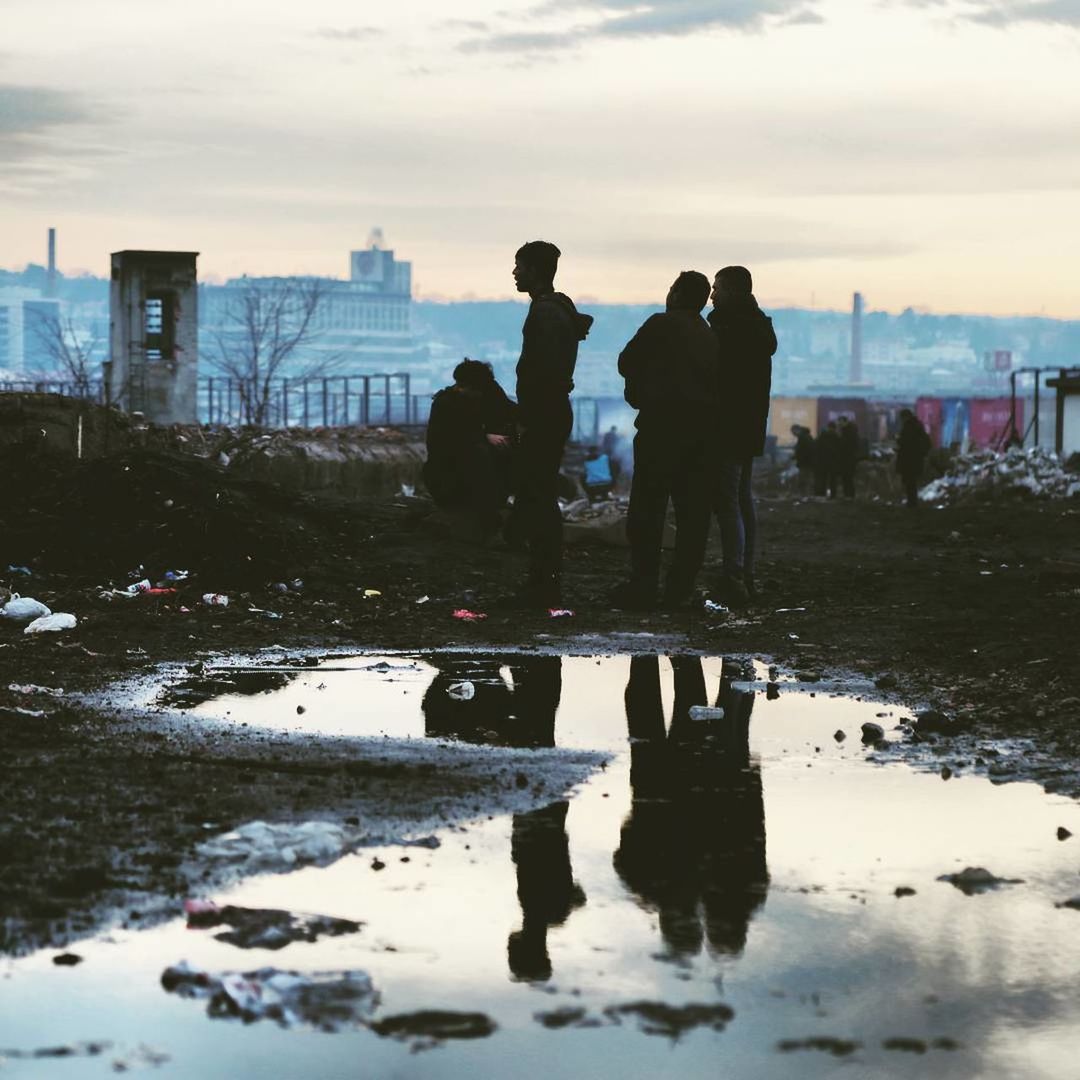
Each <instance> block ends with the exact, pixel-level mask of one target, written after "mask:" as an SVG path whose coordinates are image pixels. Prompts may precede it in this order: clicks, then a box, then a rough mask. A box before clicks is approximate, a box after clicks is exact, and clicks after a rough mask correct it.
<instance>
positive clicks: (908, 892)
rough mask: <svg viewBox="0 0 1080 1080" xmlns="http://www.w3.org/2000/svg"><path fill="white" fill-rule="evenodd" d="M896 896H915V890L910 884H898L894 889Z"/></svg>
mask: <svg viewBox="0 0 1080 1080" xmlns="http://www.w3.org/2000/svg"><path fill="white" fill-rule="evenodd" d="M893 895H894V896H914V895H915V890H914V889H913V888H912V887H911V886H910V885H897V886H896V888H895V889H894V890H893Z"/></svg>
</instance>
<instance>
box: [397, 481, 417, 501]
mask: <svg viewBox="0 0 1080 1080" xmlns="http://www.w3.org/2000/svg"><path fill="white" fill-rule="evenodd" d="M400 494H401V495H403V496H404V497H405V498H406V499H411V498H413V497H414V496H415V495H416V485H415V484H402V485H401V492H400Z"/></svg>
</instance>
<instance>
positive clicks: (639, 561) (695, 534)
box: [614, 270, 720, 609]
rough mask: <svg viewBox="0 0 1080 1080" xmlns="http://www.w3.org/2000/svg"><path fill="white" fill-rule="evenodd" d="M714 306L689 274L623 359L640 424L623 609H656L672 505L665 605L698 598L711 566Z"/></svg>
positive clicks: (704, 286)
mask: <svg viewBox="0 0 1080 1080" xmlns="http://www.w3.org/2000/svg"><path fill="white" fill-rule="evenodd" d="M708 297H709V279H708V278H707V277H705V275H704V274H699V273H698V272H697V271H696V270H686V271H684V272H683V273H681V274H680V275H679V276H678V278H676V280H675V283H674V284H673V285H672V286H671V289H670V290H669V292H668V295H667V305H666V310H665V311H664V312H663V313H661V314H656V315H653V316H651V317H650V318H649V319H647V320H646V322H645V323H644V325H643V326H642V327H641V329H640V330H639V331H638V332H637V333H636V334H635V335H634V337H633V339H632V340H631V341H630V342H629V344H628V345H627V346H626V348H625V349H623V351H622V353H621V355H620V356H619V374H620V375H622V377H623V378H624V379H625V380H626V389H625V392H624V397H625V398H626V401H627V403H628V404H629V405H631V406H633V407H634V408H635V409H637V410H638V417H637V421H636V426H637V435H636V436H635V438H634V479H633V481H632V482H631V485H630V507H629V511H628V515H627V521H626V535H627V539H628V540H629V541H630V562H631V577H630V580H629V581H628V582H627V583H625V584H624V585H622V586H620V587H619V589H618V590H616V594H615V597H614V602H615V604H616V605H617V606H618V607H625V608H632V609H633V608H639V609H648V608H650V607H654V606H655V604H656V592H657V586H658V584H659V578H660V549H661V545H662V542H663V536H664V519H665V517H666V515H667V506H668V500H669V499H670V500H671V502H673V503H674V505H675V519H676V529H677V533H676V541H675V558H674V560H673V562H672V565H671V569H670V571H669V572H668V575H667V580H666V582H665V584H664V596H663V601H664V604H665V606H673V607H677V606H679V605H680V604H682V603H684V602H685V601H687V600H688V599H689V598H690V596H691V595H692V593H693V588H694V580H695V579H696V577H697V574H698V571H699V570H700V569H701V564H702V562H703V561H704V559H705V542H706V540H707V539H708V535H709V514H710V510H711V505H710V504H711V476H712V472H713V457H714V455H715V450H714V441H715V436H714V434H713V431H714V428H715V424H716V410H717V408H718V406H719V396H718V395H719V389H720V362H719V349H718V346H717V341H716V338H715V336H714V335H713V333H712V332H711V331H710V330H709V326H708V324H707V323H706V322H705V320H704V319H703V318H702V317H701V309H702V308H703V307H704V306H705V301H706V300H707V299H708Z"/></svg>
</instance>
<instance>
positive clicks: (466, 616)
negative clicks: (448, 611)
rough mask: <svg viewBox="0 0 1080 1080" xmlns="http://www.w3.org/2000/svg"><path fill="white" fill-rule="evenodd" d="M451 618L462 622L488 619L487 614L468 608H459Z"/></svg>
mask: <svg viewBox="0 0 1080 1080" xmlns="http://www.w3.org/2000/svg"><path fill="white" fill-rule="evenodd" d="M451 618H454V619H460V620H461V622H479V621H480V620H481V619H486V618H487V614H486V612H483V611H470V610H469V609H468V608H458V609H457V610H456V611H454V612H453V613H452V615H451Z"/></svg>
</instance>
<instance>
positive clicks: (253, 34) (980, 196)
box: [0, 0, 1080, 318]
mask: <svg viewBox="0 0 1080 1080" xmlns="http://www.w3.org/2000/svg"><path fill="white" fill-rule="evenodd" d="M451 11H452V12H453V19H449V18H448V13H449V12H451ZM2 25H3V32H2V35H0V265H3V266H7V267H15V268H17V267H20V266H22V265H24V264H25V263H26V262H28V261H31V260H32V261H36V262H42V261H44V256H45V232H46V229H47V227H48V226H49V225H55V226H56V227H57V228H58V230H59V249H60V258H59V261H60V267H61V269H63V270H64V271H65V272H69V273H70V272H73V271H76V270H79V269H87V270H92V271H94V272H96V273H99V274H103V273H105V272H106V269H107V265H108V261H107V260H108V253H109V252H110V251H113V250H118V249H120V248H126V247H133V248H177V249H184V250H189V249H190V250H198V251H200V252H201V253H202V254H201V257H200V263H199V265H200V274H201V275H202V276H203V277H213V276H218V277H226V276H231V275H235V274H238V273H241V272H244V271H247V272H249V273H257V274H258V273H265V274H279V273H281V274H284V273H318V274H330V275H338V276H344V275H345V274H346V273H347V252H348V251H349V249H350V248H351V247H360V246H363V244H364V242H365V239H366V237H367V234H368V230H369V228H370V227H371V226H373V225H380V226H382V228H383V230H384V232H385V235H386V241H387V244H388V246H391V247H393V248H394V249H395V250H396V251H397V253H398V254H399V256H400V257H403V258H408V259H411V260H412V262H413V267H414V271H413V272H414V279H415V282H416V284H417V286H418V288H417V294H418V295H420V296H438V297H446V298H458V297H463V296H475V297H499V296H507V295H511V294H512V292H513V290H512V283H511V281H510V278H509V273H510V268H511V265H512V261H513V252H514V250H515V249H516V248H517V247H518V246H519V245H520V244H521V243H522V242H524V241H525V240H529V239H534V238H543V239H549V240H552V241H554V242H555V243H557V244H558V245H559V246H560V247H561V248H562V249H563V260H562V269H561V272H560V279H559V283H560V285H561V286H562V287H563V288H564V289H566V290H567V291H569V292H571V293H572V294H576V295H578V296H582V297H591V298H598V299H601V300H605V301H611V302H618V301H653V300H655V299H657V298H659V297H662V296H663V294H664V292H665V291H666V288H667V285H668V284H669V283H670V281H671V279H672V278H673V277H674V275H675V274H676V273H677V272H678V271H679V270H682V269H685V268H696V269H701V270H703V271H705V272H706V273H709V274H711V273H713V272H714V271H715V270H716V269H717V268H718V267H719V266H721V265H724V264H727V263H744V264H745V265H747V266H749V267H750V268H751V269H752V270H753V271H754V276H755V281H756V286H757V292H758V295H759V297H760V298H761V299H762V301H763V302H764V303H766V304H772V305H780V304H797V305H800V306H810V305H811V303H814V304H816V306H818V307H841V308H842V307H847V306H848V305H849V304H850V298H851V293H852V291H853V290H855V289H860V290H862V291H863V293H864V294H865V295H866V297H867V302H868V304H869V305H870V306H872V307H875V308H886V309H889V310H900V309H902V308H903V307H906V306H908V305H914V306H916V307H925V308H928V309H930V310H934V311H965V312H989V313H994V314H1005V313H1029V312H1040V311H1043V312H1045V313H1046V314H1048V315H1055V316H1061V317H1071V318H1077V317H1080V284H1078V283H1080V258H1078V247H1080V0H652V2H647V0H644V2H638V0H454V2H453V3H447V2H445V0H400V2H398V3H387V2H386V0H379V2H374V0H304V2H302V3H301V2H289V3H282V2H276V3H275V2H273V0H185V3H183V4H176V5H172V4H170V5H164V4H155V3H147V2H146V0H93V2H92V3H88V2H87V0H4V2H3V23H2Z"/></svg>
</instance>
